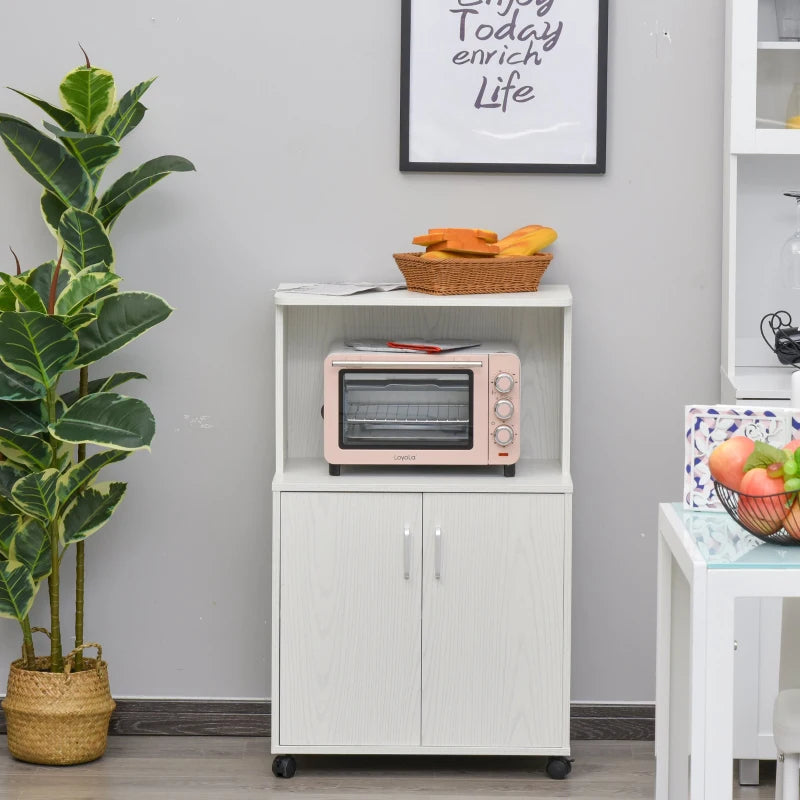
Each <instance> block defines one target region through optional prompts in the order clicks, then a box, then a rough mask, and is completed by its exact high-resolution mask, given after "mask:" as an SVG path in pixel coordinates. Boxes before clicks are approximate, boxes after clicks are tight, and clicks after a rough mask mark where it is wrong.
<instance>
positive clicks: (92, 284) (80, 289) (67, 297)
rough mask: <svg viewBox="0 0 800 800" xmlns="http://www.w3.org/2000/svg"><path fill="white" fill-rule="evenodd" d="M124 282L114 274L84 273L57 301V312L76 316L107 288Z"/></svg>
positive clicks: (74, 280) (68, 285) (75, 279)
mask: <svg viewBox="0 0 800 800" xmlns="http://www.w3.org/2000/svg"><path fill="white" fill-rule="evenodd" d="M120 280H122V276H120V275H117V274H115V273H113V272H83V273H81V274H80V275H78V276H76V277H75V278H73V279H72V280H71V281H70V282H69V283H68V284H67V288H66V289H64V291H63V292H62V293H61V294H60V295H59V296H58V299H57V300H56V306H55V312H56V314H61V315H65V316H70V315H72V314H76V313H77V312H78V311H80V310H81V306H83V304H84V303H86V302H87V301H88V300H89V299H90V298H92V297H94V295H95V294H96V293H97V292H98V291H100V289H102V288H104V287H106V286H112V285H113V284H115V283H118V282H119V281H120Z"/></svg>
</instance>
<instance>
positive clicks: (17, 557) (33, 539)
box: [9, 517, 53, 581]
mask: <svg viewBox="0 0 800 800" xmlns="http://www.w3.org/2000/svg"><path fill="white" fill-rule="evenodd" d="M9 560H10V561H16V562H18V563H19V564H22V565H23V566H25V567H27V568H28V572H30V574H31V577H32V578H33V580H34V581H40V580H42V578H46V577H47V576H48V575H49V574H50V571H51V570H52V569H53V559H52V553H51V550H50V537H49V535H48V534H47V531H46V530H45V529H44V527H43V526H42V523H41V522H39V521H38V520H36V519H32V518H31V517H27V518H25V519H22V520H21V521H20V523H19V525H18V526H17V532H16V533H15V535H14V539H13V540H12V542H11V550H10V553H9Z"/></svg>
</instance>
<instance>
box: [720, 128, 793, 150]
mask: <svg viewBox="0 0 800 800" xmlns="http://www.w3.org/2000/svg"><path fill="white" fill-rule="evenodd" d="M752 142H753V144H752V147H750V146H749V145H747V146H743V147H738V148H736V149H734V150H732V153H733V155H778V156H781V155H783V156H796V155H800V130H790V129H788V128H756V130H755V135H754V137H753V140H752Z"/></svg>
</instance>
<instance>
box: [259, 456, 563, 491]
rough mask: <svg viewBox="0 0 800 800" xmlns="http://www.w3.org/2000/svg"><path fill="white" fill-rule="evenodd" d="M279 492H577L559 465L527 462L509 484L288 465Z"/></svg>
mask: <svg viewBox="0 0 800 800" xmlns="http://www.w3.org/2000/svg"><path fill="white" fill-rule="evenodd" d="M272 489H273V491H278V492H470V493H473V492H511V493H516V492H536V493H559V494H560V493H567V494H570V493H571V492H572V478H571V477H570V476H569V475H565V474H564V472H563V471H562V469H561V464H560V462H558V461H540V460H534V459H522V460H520V461H518V462H517V474H516V475H515V476H514V477H513V478H506V477H504V475H503V470H502V468H501V467H499V466H493V467H488V466H486V467H405V466H397V467H393V466H387V467H348V466H343V467H342V473H341V475H337V476H331V475H329V474H328V464H327V462H326V461H324V460H323V459H317V458H293V459H289V461H288V462H287V464H286V467H285V468H284V470H283V472H276V473H275V477H274V479H273V482H272Z"/></svg>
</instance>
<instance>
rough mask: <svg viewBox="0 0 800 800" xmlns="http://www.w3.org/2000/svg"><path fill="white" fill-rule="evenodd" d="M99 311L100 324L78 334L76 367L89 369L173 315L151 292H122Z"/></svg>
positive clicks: (104, 303) (104, 301)
mask: <svg viewBox="0 0 800 800" xmlns="http://www.w3.org/2000/svg"><path fill="white" fill-rule="evenodd" d="M97 308H98V310H97V320H96V321H95V322H92V323H91V324H90V325H87V326H86V327H85V328H82V329H81V330H80V331H78V339H79V341H80V352H79V354H78V357H77V358H76V359H75V366H78V367H85V366H87V365H88V364H92V363H93V362H95V361H97V360H99V359H101V358H103V357H104V356H107V355H108V354H109V353H113V352H114V351H115V350H119V348H120V347H123V346H124V345H126V344H128V342H131V341H133V340H134V339H136V338H137V337H138V336H141V335H142V334H143V333H144V332H145V331H146V330H148V329H149V328H152V327H153V326H154V325H157V324H158V323H159V322H162V321H163V320H165V319H166V318H167V317H168V316H169V315H170V314H171V313H172V309H171V308H170V307H169V306H168V305H167V304H166V303H165V302H164V301H163V300H162V299H161V298H160V297H158V296H156V295H154V294H148V293H147V292H119V293H118V294H115V295H111V296H110V297H107V298H105V299H104V300H102V301H101V302H99V303H98V304H97ZM87 310H89V311H92V310H94V306H90V307H89V308H88V309H87ZM0 321H1V318H0ZM0 358H2V352H1V351H0Z"/></svg>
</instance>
